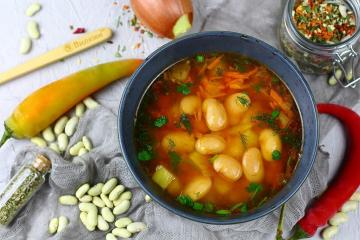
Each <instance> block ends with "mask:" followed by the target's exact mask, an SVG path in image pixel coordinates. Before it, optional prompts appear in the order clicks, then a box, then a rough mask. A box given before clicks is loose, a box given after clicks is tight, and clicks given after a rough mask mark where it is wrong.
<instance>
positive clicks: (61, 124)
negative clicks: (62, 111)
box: [54, 116, 69, 135]
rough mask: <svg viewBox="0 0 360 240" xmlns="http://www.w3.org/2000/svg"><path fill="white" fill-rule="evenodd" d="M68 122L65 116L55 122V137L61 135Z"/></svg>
mask: <svg viewBox="0 0 360 240" xmlns="http://www.w3.org/2000/svg"><path fill="white" fill-rule="evenodd" d="M68 121H69V118H68V117H67V116H63V117H61V118H59V120H57V121H56V123H55V126H54V132H55V134H56V135H59V134H60V133H62V132H63V131H64V129H65V126H66V123H67V122H68Z"/></svg>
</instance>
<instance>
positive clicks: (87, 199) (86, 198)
mask: <svg viewBox="0 0 360 240" xmlns="http://www.w3.org/2000/svg"><path fill="white" fill-rule="evenodd" d="M91 201H92V196H90V195H84V196H82V197H81V198H79V202H83V203H89V202H91Z"/></svg>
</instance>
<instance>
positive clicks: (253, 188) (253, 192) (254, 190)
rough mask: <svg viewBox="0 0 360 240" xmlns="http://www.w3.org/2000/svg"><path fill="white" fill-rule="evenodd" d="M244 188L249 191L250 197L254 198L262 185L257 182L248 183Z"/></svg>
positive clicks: (261, 188)
mask: <svg viewBox="0 0 360 240" xmlns="http://www.w3.org/2000/svg"><path fill="white" fill-rule="evenodd" d="M246 190H247V191H248V192H249V193H251V199H254V198H255V197H256V195H257V194H258V193H259V192H261V191H262V190H263V186H262V185H261V184H259V183H250V184H249V186H248V187H247V188H246Z"/></svg>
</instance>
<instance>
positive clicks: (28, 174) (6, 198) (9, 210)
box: [0, 155, 51, 225]
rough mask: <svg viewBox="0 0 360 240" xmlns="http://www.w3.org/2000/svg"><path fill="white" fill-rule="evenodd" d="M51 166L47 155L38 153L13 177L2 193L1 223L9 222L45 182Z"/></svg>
mask: <svg viewBox="0 0 360 240" xmlns="http://www.w3.org/2000/svg"><path fill="white" fill-rule="evenodd" d="M50 168H51V162H50V160H48V159H47V158H46V157H44V156H42V155H38V156H37V157H36V158H35V160H34V161H33V162H32V163H31V164H27V165H24V166H22V167H21V168H20V170H19V171H18V172H17V173H16V174H15V175H14V176H13V177H12V178H11V180H10V182H9V183H8V184H7V185H6V187H5V189H4V191H3V192H2V193H1V194H0V224H1V225H7V224H9V223H10V222H11V221H12V220H13V219H14V217H15V216H16V214H17V213H18V212H19V211H20V210H21V208H22V207H24V206H25V204H26V203H27V202H28V201H29V200H30V198H31V197H32V196H33V195H34V194H35V192H36V191H37V190H39V189H40V187H41V186H42V184H43V183H44V182H45V175H46V174H47V173H48V172H49V170H50Z"/></svg>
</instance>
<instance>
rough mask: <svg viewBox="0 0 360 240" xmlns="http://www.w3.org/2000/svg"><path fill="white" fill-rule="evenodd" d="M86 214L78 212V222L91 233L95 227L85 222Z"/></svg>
mask: <svg viewBox="0 0 360 240" xmlns="http://www.w3.org/2000/svg"><path fill="white" fill-rule="evenodd" d="M87 217H88V213H87V212H80V220H81V222H82V223H83V224H84V226H85V228H86V229H87V230H88V231H90V232H92V231H94V230H95V226H90V225H89V224H88V222H87Z"/></svg>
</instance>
